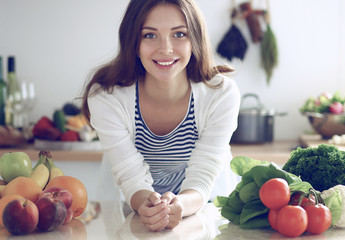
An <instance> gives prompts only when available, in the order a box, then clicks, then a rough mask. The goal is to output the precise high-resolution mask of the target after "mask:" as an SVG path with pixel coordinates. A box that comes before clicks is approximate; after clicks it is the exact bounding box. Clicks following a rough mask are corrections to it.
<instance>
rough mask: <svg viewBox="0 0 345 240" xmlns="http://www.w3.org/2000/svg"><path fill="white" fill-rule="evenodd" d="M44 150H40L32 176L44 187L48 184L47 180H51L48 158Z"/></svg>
mask: <svg viewBox="0 0 345 240" xmlns="http://www.w3.org/2000/svg"><path fill="white" fill-rule="evenodd" d="M43 152H44V151H40V153H39V155H38V156H39V159H38V161H37V163H36V165H35V166H34V167H33V169H32V172H31V175H30V178H31V179H33V180H35V181H36V182H37V184H38V185H39V186H40V187H41V188H42V189H44V187H45V186H46V185H47V182H48V180H49V169H48V167H47V166H46V164H47V158H46V155H45V154H43Z"/></svg>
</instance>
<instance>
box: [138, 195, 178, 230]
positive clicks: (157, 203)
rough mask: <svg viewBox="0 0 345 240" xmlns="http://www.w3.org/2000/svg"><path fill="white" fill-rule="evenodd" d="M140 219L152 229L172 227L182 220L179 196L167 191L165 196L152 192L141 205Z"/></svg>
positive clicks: (139, 210)
mask: <svg viewBox="0 0 345 240" xmlns="http://www.w3.org/2000/svg"><path fill="white" fill-rule="evenodd" d="M138 214H139V216H140V221H141V222H142V223H144V224H145V226H146V227H147V228H148V229H150V230H152V231H161V230H163V229H165V228H167V229H172V228H174V227H176V226H177V225H178V224H179V223H180V222H181V220H182V205H181V204H180V201H179V200H178V198H177V196H176V195H175V194H173V193H172V192H166V193H165V194H163V196H162V195H161V194H159V193H157V192H152V193H151V194H150V195H149V196H148V198H147V199H146V200H145V201H144V202H143V203H142V204H141V205H140V206H139V208H138Z"/></svg>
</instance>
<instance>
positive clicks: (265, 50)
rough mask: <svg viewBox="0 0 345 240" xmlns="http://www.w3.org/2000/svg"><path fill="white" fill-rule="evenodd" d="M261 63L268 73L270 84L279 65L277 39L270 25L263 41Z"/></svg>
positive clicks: (267, 80) (267, 79)
mask: <svg viewBox="0 0 345 240" xmlns="http://www.w3.org/2000/svg"><path fill="white" fill-rule="evenodd" d="M261 62H262V66H263V68H264V69H265V71H266V76H267V77H266V82H267V84H269V83H270V80H271V77H272V73H273V68H274V67H276V66H277V65H278V47H277V40H276V37H275V35H274V33H273V31H272V29H271V26H270V24H267V30H266V32H265V33H264V37H263V39H262V41H261Z"/></svg>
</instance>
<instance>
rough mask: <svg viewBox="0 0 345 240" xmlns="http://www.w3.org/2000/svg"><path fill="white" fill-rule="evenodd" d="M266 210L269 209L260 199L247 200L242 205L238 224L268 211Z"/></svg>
mask: <svg viewBox="0 0 345 240" xmlns="http://www.w3.org/2000/svg"><path fill="white" fill-rule="evenodd" d="M268 210H269V209H268V208H267V207H265V205H263V204H262V202H261V201H260V199H258V200H254V201H251V202H248V203H246V204H245V205H244V206H243V209H242V213H241V217H240V224H243V223H245V222H247V221H248V220H249V219H252V218H254V217H257V216H260V215H262V214H265V213H268Z"/></svg>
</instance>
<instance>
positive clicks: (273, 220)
mask: <svg viewBox="0 0 345 240" xmlns="http://www.w3.org/2000/svg"><path fill="white" fill-rule="evenodd" d="M279 210H280V209H270V211H269V212H268V222H269V223H270V225H271V228H272V229H274V230H276V231H278V227H277V221H278V214H279Z"/></svg>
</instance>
